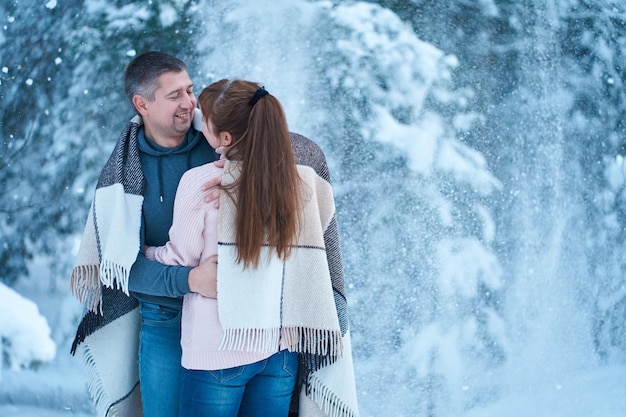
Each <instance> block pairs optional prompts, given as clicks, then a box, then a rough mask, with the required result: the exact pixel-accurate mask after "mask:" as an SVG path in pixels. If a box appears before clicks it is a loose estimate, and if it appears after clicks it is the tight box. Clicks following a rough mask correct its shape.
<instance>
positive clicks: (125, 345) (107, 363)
mask: <svg viewBox="0 0 626 417" xmlns="http://www.w3.org/2000/svg"><path fill="white" fill-rule="evenodd" d="M140 323H141V322H140V318H139V309H138V308H136V309H134V310H132V311H130V312H129V313H127V314H125V315H123V316H121V317H119V318H118V319H116V320H114V321H112V322H111V323H109V324H108V325H106V326H104V327H102V328H100V330H99V331H97V332H95V333H93V334H91V335H89V336H87V338H86V339H85V341H84V342H83V343H81V344H80V345H79V346H78V349H77V352H78V355H79V358H80V361H81V365H82V366H83V369H84V370H85V373H86V375H87V382H88V384H87V388H88V390H89V394H90V395H91V397H92V399H93V401H94V404H95V406H96V410H97V412H98V417H111V416H116V415H132V414H120V413H118V412H117V411H116V409H123V408H125V407H135V410H136V407H141V401H140V398H138V392H139V390H138V387H139V385H138V383H139V374H138V368H137V365H136V364H137V356H138V352H139V337H138V334H139V327H140ZM120 369H125V370H127V373H124V374H122V373H120V372H119V370H120ZM137 401H139V404H136V402H137ZM126 403H128V405H127V404H126Z"/></svg>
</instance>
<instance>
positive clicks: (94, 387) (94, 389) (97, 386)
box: [80, 345, 111, 416]
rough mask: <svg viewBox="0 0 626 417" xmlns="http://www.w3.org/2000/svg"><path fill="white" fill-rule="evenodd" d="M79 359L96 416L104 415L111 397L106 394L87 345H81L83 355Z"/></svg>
mask: <svg viewBox="0 0 626 417" xmlns="http://www.w3.org/2000/svg"><path fill="white" fill-rule="evenodd" d="M80 361H81V365H82V366H83V369H84V371H85V374H86V377H87V389H88V391H89V394H90V395H91V399H92V400H93V403H94V405H95V407H96V410H98V416H106V415H107V412H108V408H109V404H110V403H111V399H110V398H109V397H108V396H107V393H106V389H105V388H104V383H103V382H102V380H101V379H100V372H99V371H98V368H97V367H96V363H95V360H94V358H93V355H92V354H91V350H90V349H89V346H88V345H83V355H82V357H81V359H80Z"/></svg>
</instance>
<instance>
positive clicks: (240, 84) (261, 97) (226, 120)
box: [198, 79, 289, 159]
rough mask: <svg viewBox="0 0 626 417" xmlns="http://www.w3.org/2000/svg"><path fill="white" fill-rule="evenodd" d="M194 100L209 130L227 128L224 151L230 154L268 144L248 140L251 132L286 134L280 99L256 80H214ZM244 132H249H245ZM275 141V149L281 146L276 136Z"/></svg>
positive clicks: (242, 156) (241, 155)
mask: <svg viewBox="0 0 626 417" xmlns="http://www.w3.org/2000/svg"><path fill="white" fill-rule="evenodd" d="M198 104H199V106H200V110H201V111H202V118H203V120H204V122H205V123H207V124H209V125H210V131H211V132H212V133H214V134H216V135H219V134H220V133H226V132H227V133H229V134H230V135H231V136H232V146H231V147H230V148H229V150H228V154H227V156H229V157H231V158H234V159H245V158H246V156H247V155H249V152H246V148H248V149H249V148H252V147H254V145H259V146H263V145H265V146H269V145H271V143H263V144H258V143H257V144H255V143H253V142H251V141H250V140H249V139H250V138H251V137H253V136H255V135H258V134H263V133H264V132H269V131H272V132H273V134H274V136H275V137H277V138H280V139H282V140H284V139H285V138H286V137H288V135H289V130H288V128H287V121H286V119H285V114H284V112H283V108H282V106H281V104H280V102H279V101H278V99H277V98H276V97H274V96H272V95H271V94H269V93H268V92H267V90H265V88H264V87H262V86H261V85H259V84H258V83H255V82H252V81H245V80H237V79H236V80H226V79H224V80H220V81H217V82H215V83H213V84H211V85H210V86H208V87H206V88H205V89H204V90H202V92H201V93H200V96H199V97H198ZM248 132H251V133H252V134H251V135H249V136H248ZM277 145H278V146H279V149H277V150H276V151H278V152H280V151H281V150H283V149H281V147H282V148H284V143H281V142H280V140H279V141H277ZM235 155H236V156H235Z"/></svg>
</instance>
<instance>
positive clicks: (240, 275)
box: [217, 245, 283, 352]
mask: <svg viewBox="0 0 626 417" xmlns="http://www.w3.org/2000/svg"><path fill="white" fill-rule="evenodd" d="M217 253H218V259H219V262H218V264H217V276H218V280H217V293H218V294H219V296H218V311H219V318H220V323H221V325H222V328H223V329H224V339H223V340H222V343H221V345H220V348H219V349H220V350H244V351H247V352H275V351H276V348H277V347H278V343H279V337H280V325H281V317H280V315H281V311H280V310H281V297H282V277H283V262H282V261H280V259H278V258H277V257H276V256H271V254H270V253H269V251H268V249H267V248H266V247H264V248H262V249H261V261H260V263H259V267H258V268H257V269H253V268H247V269H243V267H242V264H238V263H236V262H235V260H236V258H237V249H236V247H235V246H234V245H219V246H218V250H217ZM220 277H221V278H220Z"/></svg>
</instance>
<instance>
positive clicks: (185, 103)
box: [142, 71, 196, 147]
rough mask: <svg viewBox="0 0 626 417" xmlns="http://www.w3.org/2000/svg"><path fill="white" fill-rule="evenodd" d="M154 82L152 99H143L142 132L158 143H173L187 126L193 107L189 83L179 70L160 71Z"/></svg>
mask: <svg viewBox="0 0 626 417" xmlns="http://www.w3.org/2000/svg"><path fill="white" fill-rule="evenodd" d="M158 84H159V87H158V88H157V89H156V91H155V92H154V100H153V101H148V100H145V101H144V102H145V104H144V106H145V111H144V112H142V117H143V122H144V125H145V129H146V135H147V136H148V137H149V138H150V139H152V140H154V141H155V142H156V143H158V144H159V145H161V146H168V147H170V146H177V145H178V144H180V142H181V141H182V140H183V139H184V137H185V135H186V134H187V131H188V130H189V128H190V127H191V121H192V119H193V115H194V109H195V107H196V96H195V95H194V93H193V83H192V82H191V79H190V78H189V75H188V74H187V71H182V72H166V73H164V74H161V75H160V76H159V78H158Z"/></svg>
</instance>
